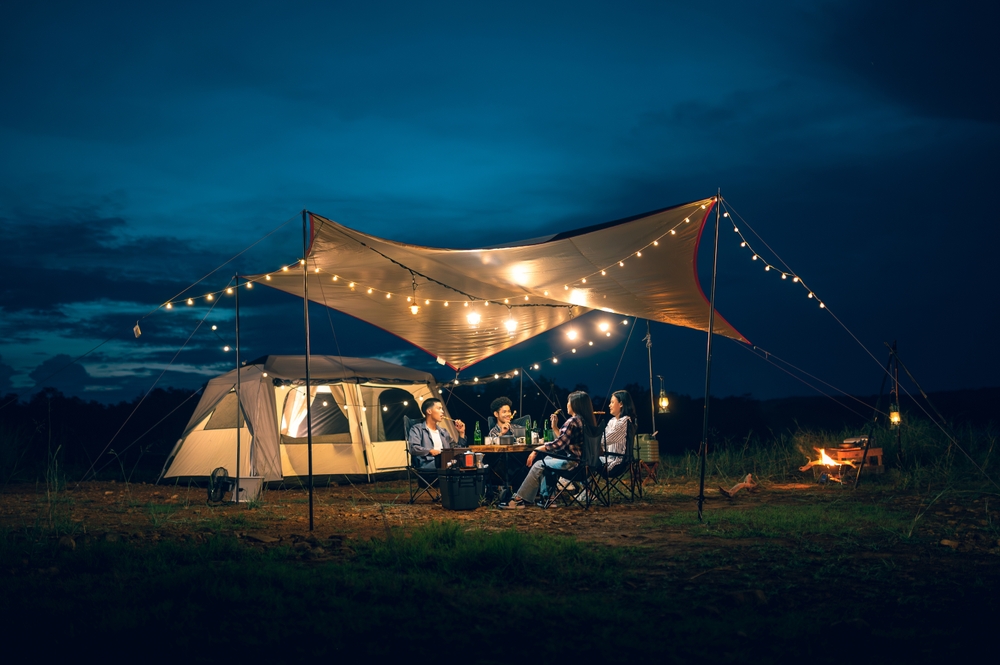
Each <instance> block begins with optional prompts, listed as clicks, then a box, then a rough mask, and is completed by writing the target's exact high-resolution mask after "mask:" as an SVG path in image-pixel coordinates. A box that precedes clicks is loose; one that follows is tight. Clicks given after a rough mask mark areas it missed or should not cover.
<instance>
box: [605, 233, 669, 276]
mask: <svg viewBox="0 0 1000 665" xmlns="http://www.w3.org/2000/svg"><path fill="white" fill-rule="evenodd" d="M659 246H660V241H659V240H654V241H653V247H659ZM601 272H604V271H603V270H602V271H601Z"/></svg>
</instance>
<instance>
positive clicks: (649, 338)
mask: <svg viewBox="0 0 1000 665" xmlns="http://www.w3.org/2000/svg"><path fill="white" fill-rule="evenodd" d="M645 341H646V353H647V354H648V355H649V415H650V417H651V421H650V423H651V424H650V430H649V431H650V432H652V433H653V434H656V401H655V400H654V399H653V335H652V333H650V332H649V319H646V340H645Z"/></svg>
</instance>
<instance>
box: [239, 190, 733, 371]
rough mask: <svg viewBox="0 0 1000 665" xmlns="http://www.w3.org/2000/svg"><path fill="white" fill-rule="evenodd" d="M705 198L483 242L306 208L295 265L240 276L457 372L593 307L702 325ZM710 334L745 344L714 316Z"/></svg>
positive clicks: (709, 202) (709, 210)
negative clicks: (430, 236) (418, 237)
mask: <svg viewBox="0 0 1000 665" xmlns="http://www.w3.org/2000/svg"><path fill="white" fill-rule="evenodd" d="M714 206H715V199H714V198H708V199H702V200H699V201H693V202H691V203H686V204H683V205H679V206H674V207H670V208H664V209H661V210H656V211H653V212H650V213H645V214H642V215H637V216H634V217H630V218H627V219H622V220H618V221H614V222H608V223H605V224H599V225H596V226H591V227H587V228H583V229H578V230H575V231H568V232H564V233H559V234H556V235H553V236H548V237H544V238H535V239H531V240H523V241H519V242H514V243H509V244H506V245H503V246H498V247H490V248H483V249H465V250H457V249H443V248H435V247H421V246H418V245H410V244H405V243H400V242H394V241H391V240H385V239H383V238H377V237H375V236H371V235H368V234H365V233H361V232H359V231H355V230H353V229H349V228H347V227H346V226H343V225H341V224H338V223H337V222H334V221H332V220H329V219H327V218H325V217H321V216H320V215H317V214H313V213H304V214H305V215H307V216H308V221H309V238H310V243H309V248H308V251H307V253H306V258H305V266H304V270H305V271H306V275H307V276H308V277H307V278H304V277H303V270H287V271H278V272H273V273H269V274H260V275H253V276H249V277H247V279H248V280H251V281H254V282H257V283H259V284H265V285H267V286H271V287H274V288H277V289H280V290H282V291H287V292H288V293H292V294H295V295H296V296H299V297H304V296H305V295H306V293H307V292H308V298H309V300H311V301H313V302H316V303H319V304H322V305H326V306H327V307H332V308H334V309H337V310H340V311H342V312H344V313H347V314H350V315H352V316H354V317H357V318H359V319H361V320H363V321H366V322H368V323H371V324H373V325H375V326H378V327H379V328H382V329H384V330H387V331H389V332H391V333H393V334H395V335H397V336H399V337H401V338H402V339H404V340H406V341H408V342H410V343H412V344H414V345H416V346H417V347H419V348H421V349H423V350H425V351H426V352H428V353H430V354H431V355H433V356H435V357H436V358H437V360H438V362H439V363H441V364H445V365H448V366H449V367H451V368H453V369H455V370H456V371H461V370H463V369H465V368H467V367H469V366H471V365H473V364H475V363H476V362H479V361H480V360H483V359H485V358H488V357H490V356H492V355H494V354H497V353H499V352H501V351H503V350H505V349H508V348H510V347H512V346H514V345H516V344H518V343H520V342H523V341H525V340H527V339H529V338H531V337H534V336H535V335H538V334H540V333H543V332H546V331H548V330H551V329H552V328H555V327H556V326H559V325H560V324H563V323H566V322H567V321H570V320H572V319H574V318H576V317H578V316H581V315H582V314H585V313H587V312H590V311H594V310H603V311H607V312H612V313H615V314H621V315H625V316H634V317H640V318H644V319H649V320H651V321H660V322H662V323H669V324H673V325H677V326H683V327H686V328H694V329H696V330H703V331H706V332H707V331H708V327H709V315H710V311H709V310H710V308H709V304H708V300H707V299H706V297H705V294H704V292H703V291H702V289H701V286H700V284H699V282H698V275H697V266H696V258H697V250H698V243H699V238H700V236H701V232H702V229H703V228H704V226H705V223H706V221H707V220H708V218H709V215H710V214H713V208H714ZM714 325H715V333H717V334H720V335H725V336H727V337H731V338H733V339H736V340H740V341H743V342H746V341H747V340H746V339H745V338H744V337H743V336H742V335H741V334H740V333H739V332H737V331H736V329H735V328H733V327H732V326H731V325H730V324H729V323H728V322H727V321H726V320H725V319H724V318H722V316H720V315H719V314H718V313H716V315H715V324H714Z"/></svg>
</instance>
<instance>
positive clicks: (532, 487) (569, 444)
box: [504, 391, 597, 508]
mask: <svg viewBox="0 0 1000 665" xmlns="http://www.w3.org/2000/svg"><path fill="white" fill-rule="evenodd" d="M566 414H567V415H568V416H569V418H568V419H567V420H566V422H565V423H563V426H562V428H561V429H560V430H559V436H557V437H556V438H555V440H554V441H548V442H546V443H543V444H541V445H540V446H538V447H537V448H535V449H534V450H533V451H531V454H530V455H528V463H527V466H529V467H531V469H530V470H529V471H528V476H527V478H525V479H524V482H523V483H521V486H520V487H519V488H518V489H517V492H516V493H515V494H514V496H513V497H512V498H511V500H510V501H509V502H508V503H507V504H505V505H504V507H505V508H524V507H526V506H529V505H531V504H533V503H534V501H535V497H536V495H537V494H538V490H539V488H541V491H542V495H543V496H548V494H549V488H548V487H547V483H546V481H545V476H544V474H545V470H546V469H555V470H560V471H570V470H572V469H575V468H576V467H577V465H578V464H579V463H580V454H581V451H582V449H583V426H584V425H585V424H586V425H590V426H591V427H596V426H597V421H596V420H595V419H594V405H593V404H592V403H591V401H590V395H588V394H587V393H585V392H583V391H577V392H573V393H570V394H569V398H568V399H567V400H566ZM551 417H552V429H555V428H556V427H558V425H559V413H558V412H556V413H553V414H552V416H551ZM538 453H554V454H558V455H559V457H551V456H546V457H543V458H542V459H537V458H538ZM536 460H537V461H536Z"/></svg>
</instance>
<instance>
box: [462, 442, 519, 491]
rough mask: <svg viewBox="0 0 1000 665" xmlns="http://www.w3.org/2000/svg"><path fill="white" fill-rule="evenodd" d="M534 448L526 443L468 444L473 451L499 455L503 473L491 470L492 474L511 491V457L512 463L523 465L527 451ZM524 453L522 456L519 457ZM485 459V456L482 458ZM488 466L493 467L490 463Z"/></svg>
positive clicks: (512, 489)
mask: <svg viewBox="0 0 1000 665" xmlns="http://www.w3.org/2000/svg"><path fill="white" fill-rule="evenodd" d="M534 449H535V446H530V445H527V444H515V445H512V446H502V445H492V444H483V445H479V446H475V445H473V446H469V450H471V451H472V452H474V453H485V454H486V455H500V456H501V457H502V459H503V475H502V476H501V475H500V474H499V473H497V471H495V470H494V471H493V475H495V476H496V478H497V480H499V481H500V482H502V483H503V486H504V487H506V488H509V489H510V490H511V491H512V492H513V491H514V488H513V487H511V485H510V465H511V458H513V460H514V464H519V465H520V466H524V462H525V460H526V459H527V457H528V456H527V453H530V452H531V451H532V450H534ZM521 455H524V457H521ZM483 461H484V462H485V461H486V458H484V459H483ZM490 468H491V469H492V468H494V467H493V465H490Z"/></svg>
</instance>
